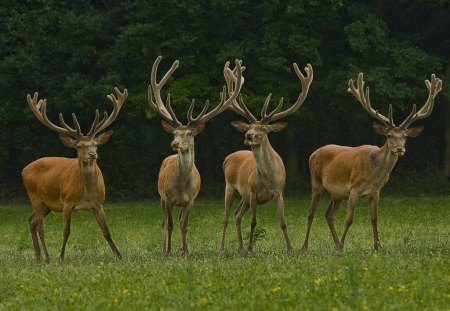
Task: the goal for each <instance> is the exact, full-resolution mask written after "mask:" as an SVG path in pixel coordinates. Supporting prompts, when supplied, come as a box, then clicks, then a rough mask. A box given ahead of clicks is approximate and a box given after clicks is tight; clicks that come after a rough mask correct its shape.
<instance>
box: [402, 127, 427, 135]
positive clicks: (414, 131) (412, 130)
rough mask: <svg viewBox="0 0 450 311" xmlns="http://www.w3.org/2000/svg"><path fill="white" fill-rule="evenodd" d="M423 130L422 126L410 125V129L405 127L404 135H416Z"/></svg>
mask: <svg viewBox="0 0 450 311" xmlns="http://www.w3.org/2000/svg"><path fill="white" fill-rule="evenodd" d="M422 131H423V126H417V127H412V128H410V129H406V131H405V132H406V135H408V136H409V137H417V136H419V135H420V133H422Z"/></svg>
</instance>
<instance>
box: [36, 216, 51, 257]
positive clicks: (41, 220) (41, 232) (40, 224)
mask: <svg viewBox="0 0 450 311" xmlns="http://www.w3.org/2000/svg"><path fill="white" fill-rule="evenodd" d="M48 213H49V210H48V209H47V208H45V210H44V211H43V213H42V212H39V213H36V219H37V232H38V233H39V238H40V239H41V245H42V250H43V251H44V257H45V258H44V260H45V262H47V263H48V262H49V261H50V256H49V254H48V251H47V245H46V244H45V236H44V217H45V216H47V214H48Z"/></svg>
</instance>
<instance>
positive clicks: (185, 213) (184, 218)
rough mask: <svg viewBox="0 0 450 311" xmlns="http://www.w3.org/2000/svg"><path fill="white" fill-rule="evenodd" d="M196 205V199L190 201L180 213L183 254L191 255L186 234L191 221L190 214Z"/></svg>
mask: <svg viewBox="0 0 450 311" xmlns="http://www.w3.org/2000/svg"><path fill="white" fill-rule="evenodd" d="M193 206H194V201H191V202H188V203H187V204H186V205H185V206H184V207H183V209H182V210H181V213H180V217H179V220H180V230H181V238H182V240H183V248H182V253H183V256H187V255H189V249H188V245H187V241H186V234H187V226H188V223H189V215H190V214H191V211H192V207H193Z"/></svg>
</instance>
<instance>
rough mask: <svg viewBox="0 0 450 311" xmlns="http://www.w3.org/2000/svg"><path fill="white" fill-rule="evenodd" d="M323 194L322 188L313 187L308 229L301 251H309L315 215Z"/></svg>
mask: <svg viewBox="0 0 450 311" xmlns="http://www.w3.org/2000/svg"><path fill="white" fill-rule="evenodd" d="M322 193H323V188H322V187H320V188H319V187H313V189H312V192H311V207H310V208H309V212H308V224H307V227H306V235H305V241H304V242H303V246H302V248H301V251H306V250H307V249H308V243H309V234H310V232H311V226H312V223H313V221H314V215H315V214H316V210H317V206H318V205H319V201H320V198H321V196H322Z"/></svg>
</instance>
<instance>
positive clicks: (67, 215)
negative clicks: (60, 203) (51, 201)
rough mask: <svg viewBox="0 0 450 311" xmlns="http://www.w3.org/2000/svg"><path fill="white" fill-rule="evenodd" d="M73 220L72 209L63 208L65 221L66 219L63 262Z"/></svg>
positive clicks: (62, 251) (62, 249)
mask: <svg viewBox="0 0 450 311" xmlns="http://www.w3.org/2000/svg"><path fill="white" fill-rule="evenodd" d="M71 218H72V207H69V206H65V207H64V208H63V219H64V232H63V244H62V248H61V255H60V258H61V260H64V253H65V251H66V244H67V240H68V239H69V235H70V220H71Z"/></svg>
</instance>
